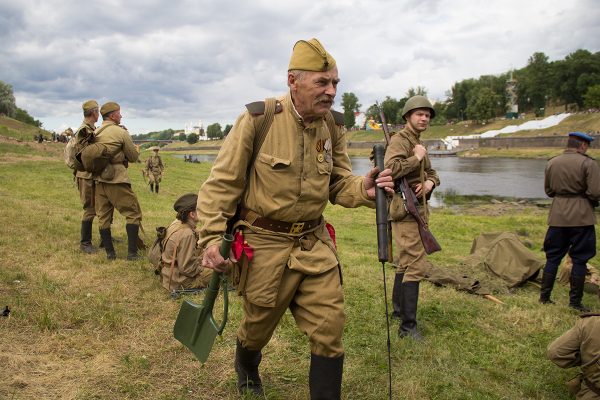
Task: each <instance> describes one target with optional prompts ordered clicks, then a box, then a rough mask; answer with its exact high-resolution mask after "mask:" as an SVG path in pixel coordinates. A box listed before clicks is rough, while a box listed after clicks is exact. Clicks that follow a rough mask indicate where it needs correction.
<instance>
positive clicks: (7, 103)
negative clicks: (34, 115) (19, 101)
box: [0, 81, 17, 118]
mask: <svg viewBox="0 0 600 400" xmlns="http://www.w3.org/2000/svg"><path fill="white" fill-rule="evenodd" d="M16 110H17V105H16V103H15V95H14V94H13V88H12V86H11V85H9V84H8V83H4V82H2V81H0V114H4V115H6V116H7V117H11V118H12V117H14V116H15V112H16Z"/></svg>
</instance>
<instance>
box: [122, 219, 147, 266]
mask: <svg viewBox="0 0 600 400" xmlns="http://www.w3.org/2000/svg"><path fill="white" fill-rule="evenodd" d="M125 230H126V231H127V260H129V261H136V260H141V259H142V258H143V257H142V256H141V255H139V254H138V252H137V243H138V235H139V232H140V226H139V225H135V224H127V225H125Z"/></svg>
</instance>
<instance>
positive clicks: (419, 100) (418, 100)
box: [402, 96, 435, 120]
mask: <svg viewBox="0 0 600 400" xmlns="http://www.w3.org/2000/svg"><path fill="white" fill-rule="evenodd" d="M417 108H428V109H429V111H430V112H431V119H434V118H435V110H434V109H433V106H432V105H431V103H430V102H429V100H427V97H425V96H413V97H411V98H410V99H408V100H407V101H406V104H404V108H403V109H402V118H404V120H406V114H408V113H409V112H411V111H412V110H416V109H417Z"/></svg>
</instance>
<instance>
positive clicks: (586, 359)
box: [548, 314, 600, 400]
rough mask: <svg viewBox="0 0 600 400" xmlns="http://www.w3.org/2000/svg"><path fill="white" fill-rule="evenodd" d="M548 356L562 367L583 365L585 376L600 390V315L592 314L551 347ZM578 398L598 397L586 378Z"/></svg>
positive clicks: (599, 396) (579, 321) (599, 397)
mask: <svg viewBox="0 0 600 400" xmlns="http://www.w3.org/2000/svg"><path fill="white" fill-rule="evenodd" d="M548 358H549V359H550V360H551V361H552V362H553V363H554V364H556V365H558V366H559V367H561V368H571V367H576V366H580V367H581V371H582V373H583V376H585V377H586V378H587V379H588V381H589V382H590V383H591V384H592V385H593V386H595V387H596V390H597V391H598V393H600V314H588V316H583V317H582V318H581V319H579V320H578V321H577V322H576V323H575V326H573V328H571V329H569V330H568V331H567V332H565V333H563V334H562V335H561V336H560V337H559V338H558V339H556V340H555V341H553V342H552V343H550V345H549V346H548ZM577 399H578V400H594V399H595V400H598V399H600V395H599V394H596V393H594V391H593V390H591V389H590V387H589V385H588V384H587V383H586V382H585V381H583V382H582V383H581V389H580V390H579V392H578V393H577Z"/></svg>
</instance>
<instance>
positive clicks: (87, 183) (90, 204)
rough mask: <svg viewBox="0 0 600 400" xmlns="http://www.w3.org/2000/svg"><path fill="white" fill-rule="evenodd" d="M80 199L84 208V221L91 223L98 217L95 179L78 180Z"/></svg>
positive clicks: (82, 218) (82, 217)
mask: <svg viewBox="0 0 600 400" xmlns="http://www.w3.org/2000/svg"><path fill="white" fill-rule="evenodd" d="M77 188H78V189H79V199H80V200H81V205H82V206H83V215H82V216H81V220H82V221H91V220H93V219H94V217H95V216H96V199H95V196H96V195H95V185H94V180H93V179H84V178H77Z"/></svg>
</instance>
